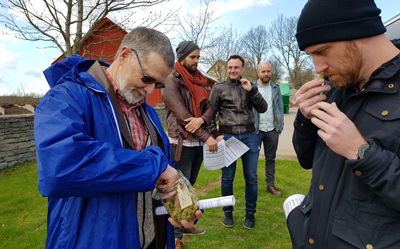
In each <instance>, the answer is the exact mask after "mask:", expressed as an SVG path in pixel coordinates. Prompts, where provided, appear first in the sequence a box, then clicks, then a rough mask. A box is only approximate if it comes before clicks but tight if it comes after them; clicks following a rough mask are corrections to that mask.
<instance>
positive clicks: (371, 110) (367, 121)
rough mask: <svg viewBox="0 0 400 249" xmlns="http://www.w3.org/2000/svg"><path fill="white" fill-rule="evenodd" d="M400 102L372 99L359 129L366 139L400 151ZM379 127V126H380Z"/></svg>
mask: <svg viewBox="0 0 400 249" xmlns="http://www.w3.org/2000/svg"><path fill="white" fill-rule="evenodd" d="M399 106H400V102H399V101H397V100H393V99H391V100H383V99H382V98H377V99H371V100H370V101H369V102H368V104H367V106H366V108H365V112H366V115H364V117H363V120H362V123H361V125H360V127H359V131H360V132H361V134H362V135H363V136H364V138H365V139H374V141H375V142H376V143H377V144H378V145H379V146H381V147H382V148H383V149H385V150H389V151H392V152H393V153H398V150H399V146H400V139H399V138H400V129H399V127H400V108H399ZM378 127H379V128H378Z"/></svg>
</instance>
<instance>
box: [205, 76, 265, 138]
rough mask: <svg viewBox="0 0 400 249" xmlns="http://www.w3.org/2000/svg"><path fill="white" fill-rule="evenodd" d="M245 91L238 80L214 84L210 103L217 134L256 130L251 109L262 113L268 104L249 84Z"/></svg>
mask: <svg viewBox="0 0 400 249" xmlns="http://www.w3.org/2000/svg"><path fill="white" fill-rule="evenodd" d="M251 87H252V89H251V90H250V91H247V90H245V89H244V88H243V86H242V83H241V82H240V81H239V80H232V79H230V78H229V77H228V79H227V80H225V81H222V82H220V83H218V84H215V85H214V87H213V89H212V90H211V95H210V98H209V100H210V102H211V104H212V106H213V107H214V113H215V115H218V120H219V132H221V133H228V134H243V133H249V132H253V131H255V130H256V128H255V127H254V116H253V112H252V111H253V108H254V109H255V110H256V111H257V112H258V113H264V112H266V111H267V109H268V104H267V102H266V101H265V100H264V98H263V97H262V95H261V94H260V93H259V92H258V90H257V86H256V85H254V84H251Z"/></svg>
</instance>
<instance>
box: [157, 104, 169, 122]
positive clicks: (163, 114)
mask: <svg viewBox="0 0 400 249" xmlns="http://www.w3.org/2000/svg"><path fill="white" fill-rule="evenodd" d="M155 109H156V111H157V115H158V117H159V118H160V120H161V123H162V124H163V125H166V124H167V123H166V120H165V119H166V117H167V112H166V111H165V108H164V105H162V106H161V105H160V106H157V107H156V108H155Z"/></svg>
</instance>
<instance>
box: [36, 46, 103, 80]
mask: <svg viewBox="0 0 400 249" xmlns="http://www.w3.org/2000/svg"><path fill="white" fill-rule="evenodd" d="M95 62H96V60H87V59H85V58H83V57H81V56H79V55H76V54H74V55H71V56H68V57H67V58H65V59H64V60H62V61H60V62H57V63H56V64H54V65H51V66H50V67H49V68H47V69H46V70H44V71H43V74H44V76H45V77H46V80H47V82H48V84H49V86H50V88H53V87H54V86H56V85H57V84H59V83H62V82H64V81H67V80H70V81H73V82H79V83H81V84H83V85H87V86H92V87H95V86H96V85H98V84H97V81H96V80H95V79H94V78H92V77H91V76H89V78H90V79H92V80H88V78H87V77H88V75H80V73H82V72H86V71H87V70H88V69H89V68H90V67H91V66H92V65H93V63H95ZM104 63H105V62H104ZM105 64H107V65H109V63H105ZM81 77H84V78H85V80H79V79H80V78H81ZM83 82H85V83H83ZM92 84H93V85H92Z"/></svg>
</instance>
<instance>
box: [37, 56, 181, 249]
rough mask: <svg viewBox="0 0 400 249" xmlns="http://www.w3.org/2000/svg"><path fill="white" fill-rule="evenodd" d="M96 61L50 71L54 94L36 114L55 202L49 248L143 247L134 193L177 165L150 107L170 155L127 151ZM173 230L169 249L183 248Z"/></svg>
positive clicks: (42, 184) (42, 165) (43, 181)
mask: <svg viewBox="0 0 400 249" xmlns="http://www.w3.org/2000/svg"><path fill="white" fill-rule="evenodd" d="M94 62H95V61H94V60H85V59H83V58H82V57H80V56H77V55H73V56H70V57H68V58H66V59H64V60H63V61H61V62H59V63H57V64H55V65H53V66H51V67H49V68H48V69H46V70H45V71H44V74H45V76H46V79H47V81H48V83H49V85H50V87H51V89H50V90H49V91H48V93H47V94H46V95H45V96H44V97H43V98H42V100H41V101H40V102H39V104H38V106H37V108H36V112H35V129H34V134H35V143H36V151H37V167H38V173H39V180H38V188H39V191H40V193H41V194H42V196H45V197H48V217H47V218H48V219H47V241H46V248H52V249H53V248H84V249H88V248H96V249H98V248H107V249H109V248H118V249H121V248H140V241H139V231H138V221H137V217H136V204H135V198H134V192H146V191H150V190H152V189H153V188H154V186H155V184H156V181H157V179H158V178H159V177H160V175H161V173H162V172H163V171H164V170H165V169H166V168H167V166H168V164H169V165H174V164H173V162H172V160H171V156H170V145H169V141H168V137H167V135H166V134H165V132H164V130H163V127H162V124H161V122H160V119H159V118H158V116H157V113H156V111H155V110H154V108H153V107H151V106H150V105H148V104H147V103H146V109H147V113H148V115H149V117H150V119H151V120H152V121H153V123H154V125H155V126H156V128H157V129H158V132H159V133H160V135H161V138H162V140H163V145H164V150H165V154H164V152H163V151H162V150H161V149H160V148H159V147H157V146H148V147H147V148H145V149H144V150H141V151H139V152H138V151H134V150H129V149H124V148H123V143H122V138H121V134H120V130H119V125H118V119H117V115H116V111H115V109H114V106H113V104H112V102H111V99H110V96H109V95H108V93H107V92H106V90H105V89H104V87H103V86H102V85H101V84H100V83H99V82H98V81H96V80H95V79H94V78H93V77H92V76H91V75H90V74H88V73H87V72H86V71H87V70H88V69H89V68H90V66H91V65H92V64H93V63H94ZM165 218H166V219H167V217H165ZM166 230H167V233H168V246H167V247H166V248H171V249H172V248H175V245H174V235H173V227H172V226H171V225H170V224H169V223H168V227H167V229H166Z"/></svg>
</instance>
